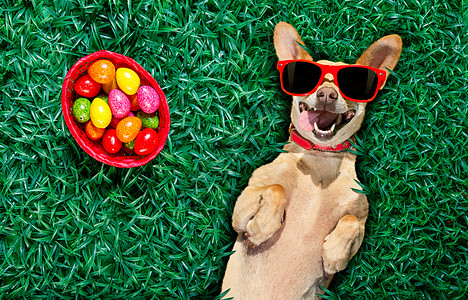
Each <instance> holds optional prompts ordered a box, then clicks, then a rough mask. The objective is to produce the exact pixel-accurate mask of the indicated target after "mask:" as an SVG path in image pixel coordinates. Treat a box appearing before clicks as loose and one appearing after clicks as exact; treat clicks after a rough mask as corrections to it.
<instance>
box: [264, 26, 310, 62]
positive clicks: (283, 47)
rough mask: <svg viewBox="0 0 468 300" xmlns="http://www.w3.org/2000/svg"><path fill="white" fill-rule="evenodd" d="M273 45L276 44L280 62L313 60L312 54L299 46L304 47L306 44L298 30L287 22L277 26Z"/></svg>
mask: <svg viewBox="0 0 468 300" xmlns="http://www.w3.org/2000/svg"><path fill="white" fill-rule="evenodd" d="M273 43H274V44H275V49H276V55H278V58H279V60H286V59H309V60H312V57H311V56H310V54H309V53H307V51H305V50H304V49H303V48H302V47H301V46H300V45H299V44H302V45H304V42H303V41H302V40H301V37H300V36H299V34H298V33H297V31H296V29H294V27H292V26H291V25H290V24H288V23H286V22H280V23H278V24H277V25H276V27H275V34H274V37H273Z"/></svg>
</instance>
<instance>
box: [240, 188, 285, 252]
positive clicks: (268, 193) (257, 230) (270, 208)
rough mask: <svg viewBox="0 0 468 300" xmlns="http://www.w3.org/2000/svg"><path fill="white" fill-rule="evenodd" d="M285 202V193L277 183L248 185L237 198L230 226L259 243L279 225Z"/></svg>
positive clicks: (254, 242) (266, 238) (269, 235)
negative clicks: (258, 185) (256, 185)
mask: <svg viewBox="0 0 468 300" xmlns="http://www.w3.org/2000/svg"><path fill="white" fill-rule="evenodd" d="M285 203H286V194H285V192H284V188H283V187H282V186H281V185H279V184H273V185H269V186H262V187H255V186H248V187H247V188H246V189H245V190H244V191H243V192H242V194H241V195H240V196H239V198H238V199H237V202H236V205H235V207H234V213H233V216H232V226H233V227H234V230H236V231H237V232H239V233H243V234H245V236H246V237H248V238H249V240H250V241H251V242H252V243H253V244H255V245H260V244H261V243H263V242H265V241H266V240H268V239H269V238H270V237H271V236H272V235H273V234H274V233H275V232H276V231H277V230H278V229H279V228H280V227H281V222H282V221H283V215H284V206H285Z"/></svg>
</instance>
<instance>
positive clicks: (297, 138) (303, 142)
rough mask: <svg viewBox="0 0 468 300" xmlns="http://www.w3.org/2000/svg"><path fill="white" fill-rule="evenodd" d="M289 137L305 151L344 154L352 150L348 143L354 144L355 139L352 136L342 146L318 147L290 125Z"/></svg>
mask: <svg viewBox="0 0 468 300" xmlns="http://www.w3.org/2000/svg"><path fill="white" fill-rule="evenodd" d="M289 135H290V136H291V139H292V140H293V141H294V142H295V143H296V144H298V145H299V146H301V147H302V148H304V149H306V150H319V151H332V152H344V151H347V150H348V149H351V148H352V145H351V143H350V141H353V142H355V141H356V139H355V138H354V136H352V137H351V138H350V139H349V140H347V141H346V142H344V143H342V144H338V145H336V146H320V145H317V144H313V143H312V142H311V141H309V140H307V139H306V138H304V137H303V136H302V135H300V134H299V132H297V130H296V128H294V125H293V124H291V126H290V127H289Z"/></svg>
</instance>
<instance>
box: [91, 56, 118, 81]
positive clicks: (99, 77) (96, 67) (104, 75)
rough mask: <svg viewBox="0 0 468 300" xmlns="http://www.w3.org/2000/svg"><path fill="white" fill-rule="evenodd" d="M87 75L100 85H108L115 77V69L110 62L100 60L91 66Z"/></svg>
mask: <svg viewBox="0 0 468 300" xmlns="http://www.w3.org/2000/svg"><path fill="white" fill-rule="evenodd" d="M88 74H89V76H91V78H92V79H94V81H96V82H98V83H100V84H106V83H110V82H111V81H112V80H113V79H114V77H115V67H114V64H113V63H111V62H110V61H108V60H106V59H100V60H97V61H95V62H93V63H92V64H91V66H90V67H89V68H88Z"/></svg>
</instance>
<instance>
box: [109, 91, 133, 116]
mask: <svg viewBox="0 0 468 300" xmlns="http://www.w3.org/2000/svg"><path fill="white" fill-rule="evenodd" d="M109 107H110V109H111V112H112V115H113V116H114V117H116V118H123V117H126V116H128V113H129V112H130V100H128V97H127V95H125V94H124V93H123V92H122V91H119V90H112V91H110V93H109Z"/></svg>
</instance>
